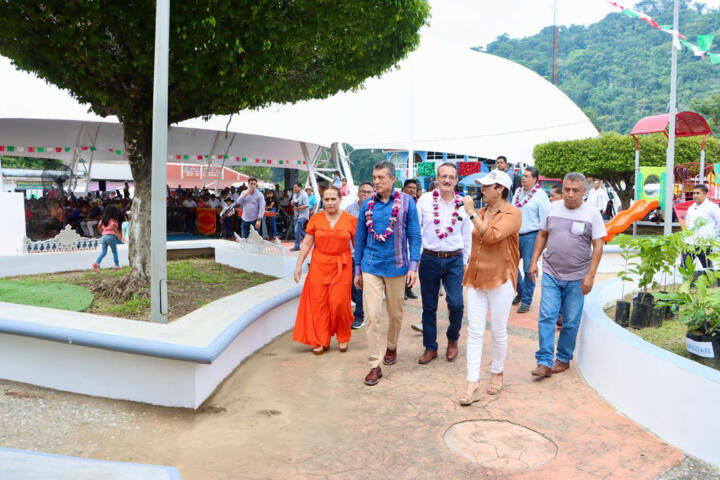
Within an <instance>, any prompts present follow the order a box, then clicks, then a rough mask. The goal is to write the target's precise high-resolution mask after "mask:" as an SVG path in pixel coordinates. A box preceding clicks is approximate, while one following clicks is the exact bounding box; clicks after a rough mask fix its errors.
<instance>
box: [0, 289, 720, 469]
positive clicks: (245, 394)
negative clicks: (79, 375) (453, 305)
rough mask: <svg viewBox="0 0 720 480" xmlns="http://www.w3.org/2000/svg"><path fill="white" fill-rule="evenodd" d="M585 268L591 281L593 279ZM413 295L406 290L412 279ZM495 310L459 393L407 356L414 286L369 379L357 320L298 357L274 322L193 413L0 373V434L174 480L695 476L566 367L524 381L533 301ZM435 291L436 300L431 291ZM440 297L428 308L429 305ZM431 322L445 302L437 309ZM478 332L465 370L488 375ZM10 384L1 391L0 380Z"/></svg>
mask: <svg viewBox="0 0 720 480" xmlns="http://www.w3.org/2000/svg"><path fill="white" fill-rule="evenodd" d="M599 280H600V278H599V279H598V281H599ZM416 291H418V293H419V289H418V288H417V287H416ZM538 299H539V291H538V292H537V294H536V299H535V304H534V305H533V308H532V309H531V310H530V312H528V313H526V314H517V313H516V312H515V310H516V308H513V313H512V315H511V319H510V327H509V333H510V337H509V350H508V359H507V362H506V364H505V388H504V389H503V391H502V392H501V394H500V395H498V396H489V395H486V394H483V397H482V399H481V401H479V402H477V403H475V404H473V405H472V406H470V407H461V406H459V405H458V403H457V398H458V396H459V395H460V394H461V393H462V391H463V388H464V385H465V382H464V378H465V331H466V326H463V333H462V337H461V342H460V356H459V357H458V359H457V361H456V362H454V363H449V362H447V361H446V360H445V359H444V358H443V355H444V348H445V345H446V340H445V338H444V333H441V335H440V339H439V343H440V349H441V350H440V353H441V355H440V356H439V357H438V359H436V360H434V361H433V362H431V363H430V364H428V365H419V364H418V363H417V359H418V357H419V356H420V354H421V353H422V351H423V347H422V337H421V335H420V334H419V333H417V332H414V331H412V330H411V329H410V324H411V323H413V322H417V321H419V318H420V312H421V304H420V301H419V300H412V301H408V302H406V306H405V317H404V325H403V329H402V334H401V337H400V342H399V350H398V352H399V359H398V362H397V364H396V365H393V366H388V367H383V373H384V377H383V379H382V380H381V381H380V383H379V384H378V385H376V386H374V387H368V386H365V385H364V384H363V381H362V380H363V377H364V376H365V374H366V373H367V370H368V366H367V363H366V358H367V351H366V349H367V340H366V331H365V329H364V328H363V329H360V330H356V331H354V332H353V338H352V340H351V343H350V350H349V352H347V353H340V352H339V351H338V349H337V344H336V343H335V342H334V341H333V344H332V345H331V350H330V351H329V352H328V353H326V354H324V355H322V356H314V355H312V353H311V352H310V348H309V347H306V346H302V345H299V344H294V343H292V341H291V334H290V333H286V334H284V335H282V336H280V337H278V338H277V339H275V340H274V341H273V342H271V343H270V344H268V345H267V346H265V347H264V348H263V349H261V350H260V351H259V352H257V353H256V354H255V355H253V356H252V357H250V358H249V359H248V360H247V361H245V362H244V363H243V364H242V365H241V366H240V367H238V368H237V370H236V371H235V372H234V373H233V374H232V375H231V376H230V377H229V378H228V379H227V380H226V381H225V382H224V383H223V384H222V385H221V387H220V388H219V389H218V391H217V392H216V393H215V394H214V395H213V396H212V397H211V398H210V399H209V400H208V401H207V402H206V404H205V405H204V406H203V407H202V408H201V409H200V410H199V411H198V412H193V411H188V410H182V409H167V408H160V407H153V406H148V405H140V404H134V403H131V402H123V401H113V400H108V399H98V398H91V397H87V396H82V395H74V394H69V393H63V392H54V391H49V390H45V389H41V388H37V387H31V386H27V385H20V384H15V383H12V382H5V381H2V382H1V385H0V386H1V387H2V392H3V393H4V394H2V395H0V412H2V413H0V446H3V447H11V448H22V449H30V450H38V451H44V452H49V453H55V454H63V455H73V456H81V457H89V458H95V459H105V460H113V461H122V462H138V463H144V464H159V465H170V466H175V467H177V468H178V470H179V471H180V474H181V475H182V478H183V479H184V480H225V479H228V480H229V479H295V478H297V479H304V478H324V479H385V478H392V479H424V478H443V479H446V478H447V479H450V478H452V479H466V478H467V479H471V478H472V479H482V478H498V479H517V480H520V479H523V480H525V479H528V480H529V479H537V480H541V479H542V480H546V479H573V480H583V479H588V480H590V479H632V480H642V479H648V480H650V479H653V480H654V479H663V480H670V479H681V478H682V479H690V478H696V479H710V478H716V477H715V475H716V473H713V471H712V470H711V469H709V468H708V467H706V466H704V465H702V464H700V463H699V462H695V461H694V460H692V459H688V458H686V457H685V456H684V455H683V453H682V452H680V451H679V450H677V449H675V448H673V447H671V446H669V445H667V444H665V443H663V442H662V441H660V440H659V439H657V438H655V437H654V436H653V435H652V434H650V433H648V432H647V431H645V430H644V429H642V428H641V427H639V426H637V425H635V424H634V423H633V422H632V421H630V420H628V419H627V418H625V417H623V416H622V415H620V414H618V413H617V412H616V411H615V410H614V409H613V408H612V407H611V406H610V405H608V404H607V403H606V402H605V401H604V400H603V399H602V398H600V397H599V396H598V395H597V394H596V393H595V392H594V391H593V390H592V389H591V388H589V387H588V386H587V385H586V384H585V383H584V381H583V380H582V378H581V377H580V375H579V374H578V372H577V371H576V370H575V368H574V367H573V368H571V369H570V370H568V371H567V372H564V373H562V374H559V375H555V376H553V377H551V378H547V379H541V380H538V379H536V378H534V377H532V376H531V375H530V371H531V370H532V369H533V368H534V367H535V361H534V352H535V350H536V348H537V334H536V328H535V323H536V320H537V301H538ZM443 303H444V299H441V304H443ZM443 310H444V307H443ZM439 326H440V331H441V332H444V328H445V327H446V326H447V314H446V313H444V312H441V313H440V319H439ZM490 345H491V344H490V335H489V331H488V332H487V335H486V337H485V350H484V352H483V369H482V377H481V382H482V384H483V385H486V384H487V382H488V364H489V358H490V357H489V353H490V351H489V349H490ZM9 392H12V393H9Z"/></svg>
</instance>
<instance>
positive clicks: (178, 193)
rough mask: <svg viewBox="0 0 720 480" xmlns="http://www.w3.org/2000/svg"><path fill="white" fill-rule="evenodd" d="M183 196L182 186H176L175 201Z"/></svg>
mask: <svg viewBox="0 0 720 480" xmlns="http://www.w3.org/2000/svg"><path fill="white" fill-rule="evenodd" d="M184 196H185V190H183V188H182V186H180V185H179V184H178V186H177V188H176V189H175V199H176V200H179V199H181V198H183V197H184Z"/></svg>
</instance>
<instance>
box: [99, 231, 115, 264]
mask: <svg viewBox="0 0 720 480" xmlns="http://www.w3.org/2000/svg"><path fill="white" fill-rule="evenodd" d="M118 243H120V239H119V238H118V237H117V236H115V235H103V236H102V238H101V239H100V248H101V250H100V255H98V257H97V260H95V263H97V264H98V265H100V262H102V260H103V258H105V255H107V249H108V246H109V247H110V250H112V254H113V261H114V262H115V266H116V267H119V266H120V261H119V260H118V254H117V244H118Z"/></svg>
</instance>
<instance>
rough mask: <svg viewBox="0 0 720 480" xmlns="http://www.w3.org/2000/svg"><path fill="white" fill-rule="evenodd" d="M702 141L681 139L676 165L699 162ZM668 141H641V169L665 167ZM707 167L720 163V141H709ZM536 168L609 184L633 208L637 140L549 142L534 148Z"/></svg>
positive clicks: (625, 137)
mask: <svg viewBox="0 0 720 480" xmlns="http://www.w3.org/2000/svg"><path fill="white" fill-rule="evenodd" d="M701 145H702V137H691V138H678V139H677V141H676V143H675V164H681V163H691V162H699V161H700V149H701ZM666 152H667V139H666V138H665V136H664V135H663V134H655V135H646V136H642V137H640V165H643V166H664V165H665V157H666ZM706 154H707V157H706V160H707V163H708V164H711V163H717V162H720V140H718V139H715V138H709V139H708V141H707V144H706ZM533 157H534V158H535V166H536V167H537V168H538V170H540V173H541V174H543V175H545V176H547V177H556V178H557V177H559V178H562V177H563V176H564V175H565V174H566V173H568V172H580V173H584V174H585V175H588V176H590V177H594V178H600V179H602V180H606V181H607V182H609V183H610V185H611V186H612V187H613V189H614V190H615V191H616V192H617V194H618V196H619V197H620V200H621V201H622V206H623V208H627V207H628V206H630V202H631V201H632V199H633V195H634V193H633V185H635V140H634V139H633V138H632V137H631V136H630V135H620V134H618V133H613V132H611V133H606V134H604V135H601V136H599V137H595V138H586V139H582V140H569V141H565V142H548V143H543V144H540V145H536V146H535V150H534V151H533Z"/></svg>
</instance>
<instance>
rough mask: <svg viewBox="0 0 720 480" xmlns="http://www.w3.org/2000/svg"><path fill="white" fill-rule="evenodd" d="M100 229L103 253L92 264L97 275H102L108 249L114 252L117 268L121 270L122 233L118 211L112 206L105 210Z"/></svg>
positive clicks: (99, 225)
mask: <svg viewBox="0 0 720 480" xmlns="http://www.w3.org/2000/svg"><path fill="white" fill-rule="evenodd" d="M98 229H99V230H100V233H101V234H102V239H101V240H100V245H101V251H100V255H98V257H97V260H95V262H93V264H92V267H93V270H95V272H97V273H100V263H101V262H102V260H103V258H105V255H107V249H108V247H110V250H112V254H113V262H114V263H115V268H116V269H119V268H120V262H119V260H118V253H117V244H118V242H119V241H120V232H119V231H118V229H119V225H118V211H117V209H116V208H115V207H113V206H110V207H108V208H107V209H106V210H105V212H104V213H103V216H102V220H100V223H98Z"/></svg>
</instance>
